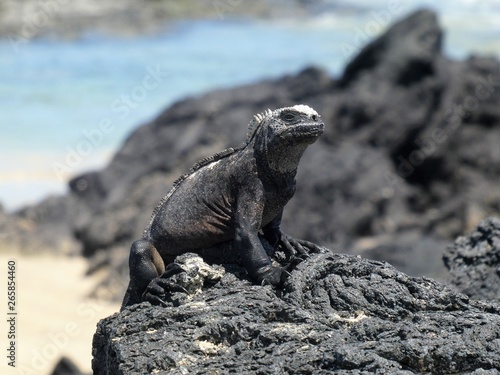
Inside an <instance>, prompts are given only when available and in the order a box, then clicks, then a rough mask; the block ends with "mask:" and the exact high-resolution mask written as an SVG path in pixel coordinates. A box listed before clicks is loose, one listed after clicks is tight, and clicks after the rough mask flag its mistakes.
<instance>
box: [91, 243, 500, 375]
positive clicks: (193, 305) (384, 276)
mask: <svg viewBox="0 0 500 375" xmlns="http://www.w3.org/2000/svg"><path fill="white" fill-rule="evenodd" d="M193 256H194V255H193ZM499 338H500V306H499V305H497V304H493V303H484V302H478V301H473V300H470V299H469V298H468V297H467V296H465V295H463V294H460V293H457V292H454V291H452V290H450V289H448V288H447V287H446V286H444V285H443V284H439V283H437V282H435V281H433V280H431V279H428V278H413V277H409V276H407V275H405V274H404V273H402V272H400V271H397V270H396V269H395V268H393V267H392V266H390V265H389V264H387V263H383V262H379V261H370V260H366V259H362V258H359V257H353V256H348V255H340V254H333V253H330V252H328V251H325V253H323V254H315V255H313V256H311V257H310V258H309V259H307V260H306V261H305V262H303V263H301V264H300V265H299V266H298V267H297V268H296V269H295V270H294V271H292V274H291V276H290V278H289V279H288V281H287V282H286V284H285V286H284V289H283V291H282V292H281V297H278V296H277V294H276V293H275V292H274V291H273V290H272V289H271V287H269V286H266V287H263V286H256V285H252V284H251V283H250V282H248V281H246V280H244V279H240V278H238V277H236V276H235V275H234V274H233V273H231V272H226V274H225V275H224V276H223V277H222V279H221V280H220V281H219V282H218V283H217V284H215V285H214V286H211V287H208V288H205V289H204V290H203V291H202V292H201V293H198V294H195V295H193V296H192V297H191V298H187V299H184V300H183V301H181V303H180V305H179V306H176V307H173V306H170V307H157V306H151V305H149V304H148V303H142V304H138V305H135V306H132V307H129V308H126V309H125V310H123V311H122V312H121V313H118V314H115V315H113V316H111V317H108V318H106V319H104V320H102V321H101V322H100V323H99V324H98V327H97V332H96V333H95V335H94V340H93V361H92V367H93V370H94V374H97V375H104V374H114V375H118V374H144V373H148V374H151V373H162V374H167V373H171V374H184V373H185V374H207V373H220V374H228V373H235V374H352V373H359V374H372V373H377V374H396V373H397V374H415V373H433V374H453V373H471V372H472V371H476V372H475V373H476V374H494V373H497V372H496V370H495V369H497V370H498V369H500V367H499V366H500V339H499Z"/></svg>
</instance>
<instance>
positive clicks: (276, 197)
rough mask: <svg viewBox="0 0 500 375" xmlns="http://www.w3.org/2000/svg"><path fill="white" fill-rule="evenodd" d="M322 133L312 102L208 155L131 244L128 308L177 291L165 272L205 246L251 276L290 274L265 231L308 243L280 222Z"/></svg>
mask: <svg viewBox="0 0 500 375" xmlns="http://www.w3.org/2000/svg"><path fill="white" fill-rule="evenodd" d="M323 130H324V124H323V123H322V122H321V119H320V116H319V115H318V114H317V113H316V111H314V110H313V109H312V108H310V107H308V106H305V105H296V106H294V107H287V108H281V109H277V110H275V111H270V110H267V111H266V112H264V113H262V114H259V115H256V116H254V119H253V120H252V121H251V122H250V124H249V130H248V136H247V141H246V143H245V144H244V146H243V147H241V148H239V149H229V150H225V151H222V152H221V153H219V154H216V155H214V156H213V157H210V158H207V159H204V160H202V161H201V162H199V163H198V164H196V165H195V166H194V167H193V168H192V169H191V171H190V172H189V173H188V174H186V175H184V176H182V177H181V178H180V179H179V180H178V181H176V183H175V184H174V187H173V188H172V189H171V190H170V192H169V193H168V194H167V195H166V196H165V198H163V199H162V201H161V202H160V204H159V205H158V206H157V207H156V209H155V210H154V212H153V215H152V218H151V221H150V223H149V225H148V227H147V229H146V230H145V231H144V235H143V237H142V238H141V239H140V240H138V241H136V242H134V244H133V245H132V248H131V251H130V258H129V266H130V284H129V286H128V289H127V292H126V294H125V298H124V301H123V305H122V308H123V307H125V306H130V305H133V304H135V303H139V302H141V301H143V300H149V301H151V302H158V303H161V300H160V298H159V296H160V295H161V294H162V293H163V292H164V290H165V289H171V288H175V286H172V285H171V283H169V282H168V280H167V277H168V276H169V275H171V274H172V272H174V273H175V272H176V271H175V270H173V269H172V267H170V269H169V267H168V265H169V264H170V263H171V262H172V261H173V259H174V258H175V257H176V256H177V255H180V254H183V253H186V252H194V253H203V252H204V251H205V250H206V249H212V250H213V249H215V251H216V252H217V251H220V252H223V251H228V250H227V249H231V250H230V251H234V252H236V253H237V254H236V255H237V256H238V258H239V259H240V261H241V264H242V265H243V266H244V267H245V268H246V270H247V272H248V274H249V276H250V277H251V278H252V280H254V281H255V282H256V283H268V284H271V285H274V286H277V285H279V284H280V283H281V282H282V281H283V279H284V276H286V271H284V270H283V269H282V268H278V267H273V266H272V265H271V260H270V258H269V256H268V255H267V253H266V251H265V250H264V247H263V246H262V243H261V240H260V238H259V231H260V232H261V233H262V235H263V237H264V239H265V240H266V241H267V242H268V243H269V244H271V245H272V246H274V247H277V246H281V247H282V248H283V249H284V250H285V251H287V252H288V253H291V252H293V251H295V249H299V251H301V252H305V250H304V249H303V247H307V246H308V243H307V242H305V241H300V240H294V239H292V238H291V237H289V236H287V235H286V234H284V233H282V232H281V231H280V228H279V226H280V222H281V216H282V212H283V207H284V206H285V205H286V203H287V202H288V201H289V200H290V198H291V197H292V196H293V194H294V192H295V175H296V173H297V167H298V164H299V160H300V158H301V156H302V154H303V152H304V151H305V149H306V148H307V146H309V145H310V144H312V143H314V142H315V141H316V139H317V138H318V137H319V136H320V135H321V134H322V132H323ZM224 245H226V246H224ZM219 248H220V249H225V250H218V249H219ZM162 276H163V277H162Z"/></svg>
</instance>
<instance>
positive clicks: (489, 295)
mask: <svg viewBox="0 0 500 375" xmlns="http://www.w3.org/2000/svg"><path fill="white" fill-rule="evenodd" d="M443 258H444V262H445V264H446V267H448V269H449V270H450V273H449V276H448V282H449V284H450V285H453V286H454V287H455V288H456V289H457V290H459V291H460V292H462V293H464V294H467V295H468V296H469V297H471V298H475V299H481V300H486V301H497V302H500V219H498V218H489V219H487V220H485V221H483V222H481V223H480V224H479V226H478V227H477V228H476V229H475V230H474V231H473V232H472V233H471V234H469V235H468V236H463V237H459V238H458V239H457V240H456V241H455V243H454V244H453V246H449V247H448V249H447V250H446V252H445V254H444V256H443Z"/></svg>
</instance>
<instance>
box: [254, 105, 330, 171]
mask: <svg viewBox="0 0 500 375" xmlns="http://www.w3.org/2000/svg"><path fill="white" fill-rule="evenodd" d="M324 128H325V125H324V124H323V121H322V120H321V117H320V116H319V115H318V113H317V112H316V111H315V110H314V109H312V108H311V107H309V106H307V105H303V104H300V105H295V106H293V107H285V108H279V109H276V110H274V111H271V110H269V109H268V110H267V111H265V112H263V113H261V114H258V115H255V116H254V118H253V120H252V121H251V122H250V125H249V127H248V135H247V145H250V144H252V143H253V147H254V149H255V151H256V154H258V155H260V156H259V159H263V160H265V161H266V164H267V165H268V166H269V167H270V168H271V169H272V170H276V171H280V172H293V173H294V172H295V171H296V169H297V166H298V162H299V160H300V157H301V156H302V153H303V152H304V150H305V149H306V148H307V146H308V145H310V144H312V143H314V142H315V141H316V140H317V139H318V137H319V136H320V135H321V134H322V133H323V130H324Z"/></svg>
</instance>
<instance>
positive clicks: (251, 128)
mask: <svg viewBox="0 0 500 375" xmlns="http://www.w3.org/2000/svg"><path fill="white" fill-rule="evenodd" d="M272 115H273V111H271V110H270V109H266V110H265V111H264V112H262V113H259V114H256V115H255V116H253V119H252V121H250V123H249V124H248V132H247V143H249V142H250V141H251V140H252V138H253V136H254V135H255V133H256V132H257V129H258V128H259V127H260V125H261V124H262V123H263V122H264V120H265V119H266V118H268V117H271V116H272Z"/></svg>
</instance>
